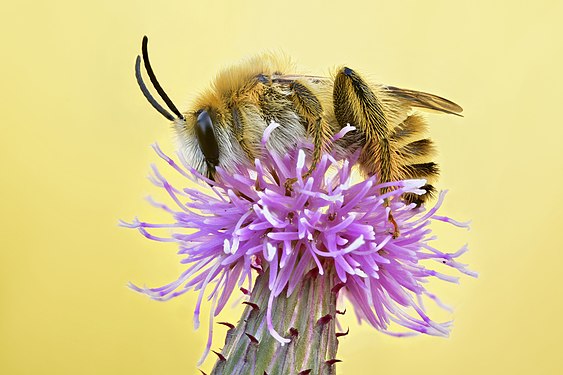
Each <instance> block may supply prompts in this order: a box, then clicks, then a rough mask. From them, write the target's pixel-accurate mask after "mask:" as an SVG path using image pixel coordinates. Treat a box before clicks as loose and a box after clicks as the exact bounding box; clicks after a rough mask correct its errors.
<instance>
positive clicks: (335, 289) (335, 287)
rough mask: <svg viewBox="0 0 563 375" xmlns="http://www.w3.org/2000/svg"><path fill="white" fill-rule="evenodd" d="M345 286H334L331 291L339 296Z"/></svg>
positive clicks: (340, 284) (341, 284) (339, 284)
mask: <svg viewBox="0 0 563 375" xmlns="http://www.w3.org/2000/svg"><path fill="white" fill-rule="evenodd" d="M345 285H346V284H344V283H338V284H336V285H335V286H333V287H332V289H331V290H330V291H331V292H332V293H334V294H337V293H338V292H339V291H340V289H342V288H343V287H344V286H345Z"/></svg>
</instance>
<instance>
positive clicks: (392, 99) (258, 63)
mask: <svg viewBox="0 0 563 375" xmlns="http://www.w3.org/2000/svg"><path fill="white" fill-rule="evenodd" d="M142 60H143V62H144V66H145V69H146V73H147V75H148V76H149V79H150V81H151V83H152V85H153V86H154V89H155V90H156V92H157V93H158V94H159V96H160V97H161V98H162V100H163V101H164V103H166V106H167V107H168V109H169V110H170V111H171V112H172V113H170V112H169V111H168V110H167V109H165V108H164V107H162V106H161V105H160V104H159V103H158V102H157V101H156V100H155V99H154V97H153V96H152V95H151V94H150V92H149V90H148V89H147V86H146V85H145V83H144V82H143V79H142V75H141V56H137V60H136V64H135V73H136V78H137V82H138V84H139V87H140V88H141V91H142V92H143V94H144V96H145V97H146V98H147V100H148V101H149V102H150V104H151V105H152V106H153V107H154V108H155V109H156V110H157V111H158V112H160V113H161V114H162V115H163V116H164V117H166V118H167V119H168V120H170V121H172V122H173V126H174V128H175V130H176V133H177V135H178V138H179V141H180V151H181V152H182V153H183V156H184V157H185V159H186V160H187V161H188V162H189V163H190V164H191V165H192V166H193V167H194V168H195V169H197V170H198V171H199V172H200V173H202V174H203V175H205V176H207V177H208V178H209V179H211V180H213V179H214V178H215V173H216V168H217V167H218V166H220V167H221V168H222V169H224V170H226V171H234V170H236V168H237V166H240V165H252V163H253V161H254V160H255V158H257V157H260V153H261V139H262V135H263V132H264V130H265V129H266V127H267V126H268V125H269V124H270V122H272V121H275V122H277V123H279V124H280V125H281V126H280V127H279V128H278V129H276V131H275V132H273V133H272V134H271V136H270V138H269V140H268V146H269V148H270V149H272V150H273V151H275V152H277V153H278V154H280V155H283V154H285V153H286V152H287V151H288V150H290V149H292V148H294V147H296V145H298V144H300V143H301V142H302V141H304V140H308V141H309V142H311V143H312V144H313V146H314V147H313V150H312V154H311V167H310V171H311V170H313V169H314V168H315V166H316V165H317V163H318V162H319V161H320V159H321V157H322V154H323V153H324V152H326V151H329V150H330V151H333V152H334V153H335V154H336V155H337V156H338V157H341V158H345V157H346V156H350V155H351V154H352V153H354V152H356V151H359V152H360V156H359V159H358V164H359V167H360V169H361V171H362V172H363V173H364V174H365V175H367V176H372V175H377V178H378V180H379V182H382V183H383V182H390V181H396V180H403V179H412V178H417V179H418V178H421V179H422V178H423V179H426V181H427V183H426V185H425V186H424V187H423V189H424V190H425V191H426V193H425V194H423V195H416V194H404V195H403V197H402V199H403V200H404V201H405V202H407V203H415V204H416V205H421V204H423V203H424V202H425V201H426V200H427V199H428V198H429V197H431V196H432V195H433V193H434V192H435V188H434V183H435V181H436V179H437V177H438V173H439V171H438V166H437V164H436V163H435V162H433V161H432V157H433V156H434V154H435V147H434V144H433V143H432V141H431V140H430V139H428V138H427V137H426V132H427V125H426V122H425V120H424V118H423V117H422V116H421V113H419V111H418V110H419V109H422V110H432V111H439V112H443V113H448V114H454V115H459V114H460V113H461V112H462V108H461V107H460V106H459V105H457V104H455V103H453V102H451V101H449V100H447V99H444V98H442V97H439V96H436V95H433V94H428V93H424V92H418V91H413V90H406V89H401V88H398V87H394V86H385V85H381V84H376V83H372V82H368V81H366V80H365V79H364V78H363V77H362V76H361V75H360V74H359V73H357V72H356V71H355V70H352V69H351V68H349V67H345V66H343V67H340V68H338V69H337V70H336V71H335V73H334V74H333V75H332V76H331V77H320V76H310V75H301V74H297V73H295V71H294V69H293V67H292V65H291V64H290V63H289V62H288V61H287V60H286V59H282V58H279V57H276V56H273V55H268V54H266V55H262V56H259V57H255V58H251V59H249V60H247V61H246V62H244V63H242V64H240V65H236V66H233V67H231V68H228V69H226V70H224V71H222V72H221V73H219V75H218V76H217V77H216V79H215V81H214V82H213V84H212V85H211V87H210V88H209V89H208V90H207V91H205V92H203V93H202V94H201V95H200V96H199V97H198V98H197V100H196V101H195V105H194V108H193V110H191V111H187V112H184V113H181V112H180V111H179V110H178V109H177V108H176V106H175V105H174V104H173V103H172V101H171V100H170V98H169V97H168V95H166V93H165V92H164V90H163V89H162V87H161V85H160V84H159V82H158V80H157V79H156V76H155V74H154V71H153V69H152V67H151V64H150V60H149V55H148V38H147V37H146V36H145V37H144V38H143V42H142ZM347 124H351V125H353V126H355V127H356V131H354V132H349V133H347V134H346V135H345V136H344V137H343V138H341V139H340V140H338V141H337V142H334V143H332V142H331V137H332V135H333V134H335V133H336V132H338V131H339V130H340V129H342V127H344V126H346V125H347ZM390 221H393V222H394V220H393V219H392V217H390ZM394 225H395V226H396V224H394ZM395 229H397V228H396V227H395Z"/></svg>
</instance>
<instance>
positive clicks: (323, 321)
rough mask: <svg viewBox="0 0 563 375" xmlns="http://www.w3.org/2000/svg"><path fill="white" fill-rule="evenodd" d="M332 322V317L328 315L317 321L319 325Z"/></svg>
mask: <svg viewBox="0 0 563 375" xmlns="http://www.w3.org/2000/svg"><path fill="white" fill-rule="evenodd" d="M331 320H332V315H330V314H326V315H325V316H321V317H320V318H319V320H317V325H325V324H327V323H328V322H330V321H331Z"/></svg>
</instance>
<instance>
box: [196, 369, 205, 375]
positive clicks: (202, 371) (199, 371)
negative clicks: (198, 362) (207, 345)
mask: <svg viewBox="0 0 563 375" xmlns="http://www.w3.org/2000/svg"><path fill="white" fill-rule="evenodd" d="M198 370H199V369H198ZM199 372H201V373H202V374H203V375H207V374H206V373H205V372H203V371H202V370H199Z"/></svg>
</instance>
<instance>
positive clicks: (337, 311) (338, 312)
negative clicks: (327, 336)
mask: <svg viewBox="0 0 563 375" xmlns="http://www.w3.org/2000/svg"><path fill="white" fill-rule="evenodd" d="M336 313H337V314H340V315H344V314H346V309H344V311H340V310H336Z"/></svg>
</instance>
